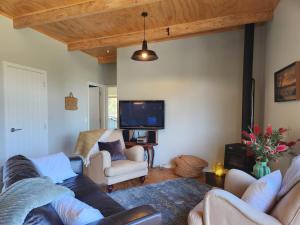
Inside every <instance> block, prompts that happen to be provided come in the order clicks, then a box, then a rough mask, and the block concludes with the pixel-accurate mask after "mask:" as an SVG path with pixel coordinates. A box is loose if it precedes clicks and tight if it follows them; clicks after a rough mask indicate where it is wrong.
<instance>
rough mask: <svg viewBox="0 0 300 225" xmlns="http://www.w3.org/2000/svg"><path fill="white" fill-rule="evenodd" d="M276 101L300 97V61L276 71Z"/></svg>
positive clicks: (292, 99)
mask: <svg viewBox="0 0 300 225" xmlns="http://www.w3.org/2000/svg"><path fill="white" fill-rule="evenodd" d="M274 86H275V87H274V89H275V102H287V101H294V100H299V99H300V61H297V62H294V63H292V64H291V65H288V66H287V67H285V68H283V69H281V70H279V71H277V72H275V74H274Z"/></svg>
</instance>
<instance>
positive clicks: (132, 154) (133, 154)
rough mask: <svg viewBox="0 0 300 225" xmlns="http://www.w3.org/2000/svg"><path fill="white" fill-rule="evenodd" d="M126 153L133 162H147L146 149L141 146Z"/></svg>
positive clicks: (129, 149)
mask: <svg viewBox="0 0 300 225" xmlns="http://www.w3.org/2000/svg"><path fill="white" fill-rule="evenodd" d="M124 151H125V155H126V157H127V159H129V160H131V161H136V162H143V161H145V156H144V148H143V147H142V146H140V145H135V146H133V147H131V148H128V149H125V150H124Z"/></svg>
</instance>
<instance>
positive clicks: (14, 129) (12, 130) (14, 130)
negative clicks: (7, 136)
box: [10, 128, 23, 133]
mask: <svg viewBox="0 0 300 225" xmlns="http://www.w3.org/2000/svg"><path fill="white" fill-rule="evenodd" d="M20 130H23V129H16V128H11V129H10V132H12V133H14V132H16V131H20Z"/></svg>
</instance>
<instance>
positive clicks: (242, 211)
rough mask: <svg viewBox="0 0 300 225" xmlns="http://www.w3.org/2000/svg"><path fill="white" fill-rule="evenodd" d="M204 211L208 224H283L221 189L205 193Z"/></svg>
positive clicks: (205, 221)
mask: <svg viewBox="0 0 300 225" xmlns="http://www.w3.org/2000/svg"><path fill="white" fill-rule="evenodd" d="M203 213H204V217H203V220H204V221H203V222H204V224H208V225H227V224H247V225H250V224H251V225H282V224H281V223H280V222H279V221H278V220H277V219H275V218H274V217H272V216H270V215H268V214H266V213H263V212H261V211H259V210H257V209H255V208H253V207H252V206H250V205H249V204H247V203H246V202H244V201H243V200H241V199H240V198H238V197H236V196H235V195H233V194H231V193H229V192H227V191H224V190H220V189H214V190H211V191H209V192H208V193H207V194H206V195H205V197H204V212H203ZM216 213H217V216H216Z"/></svg>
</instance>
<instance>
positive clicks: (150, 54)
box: [131, 12, 158, 61]
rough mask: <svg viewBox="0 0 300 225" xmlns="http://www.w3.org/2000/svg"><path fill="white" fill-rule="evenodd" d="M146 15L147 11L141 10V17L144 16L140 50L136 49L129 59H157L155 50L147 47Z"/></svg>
mask: <svg viewBox="0 0 300 225" xmlns="http://www.w3.org/2000/svg"><path fill="white" fill-rule="evenodd" d="M147 16H148V13H147V12H142V17H144V40H143V45H142V49H141V50H137V51H135V52H134V53H133V55H132V56H131V59H133V60H136V61H154V60H157V59H158V56H157V55H156V53H155V51H152V50H150V49H148V43H147V40H146V17H147Z"/></svg>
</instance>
